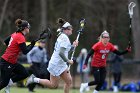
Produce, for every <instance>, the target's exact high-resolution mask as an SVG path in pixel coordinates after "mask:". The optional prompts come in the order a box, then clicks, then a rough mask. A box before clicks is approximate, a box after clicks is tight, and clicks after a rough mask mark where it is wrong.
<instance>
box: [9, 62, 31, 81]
mask: <svg viewBox="0 0 140 93" xmlns="http://www.w3.org/2000/svg"><path fill="white" fill-rule="evenodd" d="M13 73H14V75H13V76H12V77H11V79H12V81H13V82H18V81H21V80H23V79H25V78H27V77H28V76H29V73H28V72H27V70H26V69H25V68H24V67H23V66H22V65H21V64H18V63H17V64H16V66H15V68H14V69H13Z"/></svg>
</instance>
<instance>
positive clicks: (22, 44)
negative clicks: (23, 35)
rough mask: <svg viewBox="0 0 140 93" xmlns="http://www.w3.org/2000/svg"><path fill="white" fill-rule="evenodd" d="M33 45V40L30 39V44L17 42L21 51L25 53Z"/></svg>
mask: <svg viewBox="0 0 140 93" xmlns="http://www.w3.org/2000/svg"><path fill="white" fill-rule="evenodd" d="M34 45H35V42H34V41H32V42H31V44H30V45H28V46H26V44H25V42H24V43H21V44H19V46H20V49H21V51H22V53H23V54H27V53H28V52H29V51H30V50H31V49H32V48H33V47H34Z"/></svg>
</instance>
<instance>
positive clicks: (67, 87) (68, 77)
mask: <svg viewBox="0 0 140 93" xmlns="http://www.w3.org/2000/svg"><path fill="white" fill-rule="evenodd" d="M60 77H61V78H62V79H63V80H64V82H65V84H64V93H69V91H70V87H71V84H72V77H71V74H70V72H68V70H65V71H64V72H63V73H62V74H61V75H60Z"/></svg>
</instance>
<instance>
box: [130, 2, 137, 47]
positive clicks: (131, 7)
mask: <svg viewBox="0 0 140 93" xmlns="http://www.w3.org/2000/svg"><path fill="white" fill-rule="evenodd" d="M135 6H136V4H135V3H134V2H130V4H129V5H128V11H129V16H130V26H129V42H128V45H129V46H131V34H132V17H133V8H134V7H135Z"/></svg>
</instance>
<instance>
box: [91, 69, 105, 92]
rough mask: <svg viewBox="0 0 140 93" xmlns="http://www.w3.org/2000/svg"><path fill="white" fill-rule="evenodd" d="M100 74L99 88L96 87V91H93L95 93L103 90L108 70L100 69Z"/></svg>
mask: <svg viewBox="0 0 140 93" xmlns="http://www.w3.org/2000/svg"><path fill="white" fill-rule="evenodd" d="M99 72H100V80H99V82H98V84H97V86H96V87H95V90H94V91H93V93H98V91H99V90H100V89H101V87H102V85H103V84H104V81H105V78H106V68H105V67H104V68H100V69H99Z"/></svg>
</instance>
